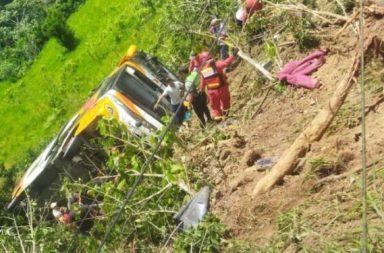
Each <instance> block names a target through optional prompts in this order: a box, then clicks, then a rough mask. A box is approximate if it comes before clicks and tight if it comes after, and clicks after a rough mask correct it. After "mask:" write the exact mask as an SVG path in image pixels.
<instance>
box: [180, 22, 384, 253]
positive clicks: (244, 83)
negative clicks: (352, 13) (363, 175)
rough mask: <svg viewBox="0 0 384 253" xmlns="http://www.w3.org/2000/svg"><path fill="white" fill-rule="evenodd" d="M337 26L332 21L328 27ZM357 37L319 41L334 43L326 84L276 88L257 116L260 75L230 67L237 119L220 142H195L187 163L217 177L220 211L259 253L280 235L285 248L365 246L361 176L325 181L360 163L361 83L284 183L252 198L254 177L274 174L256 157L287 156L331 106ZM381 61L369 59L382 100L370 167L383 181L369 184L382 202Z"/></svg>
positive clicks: (373, 120) (373, 115) (290, 53)
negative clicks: (319, 114)
mask: <svg viewBox="0 0 384 253" xmlns="http://www.w3.org/2000/svg"><path fill="white" fill-rule="evenodd" d="M334 31H335V30H334V28H329V30H326V31H323V32H324V33H327V32H329V33H332V32H334ZM356 39H357V36H356V34H355V33H354V32H353V31H352V30H350V29H347V30H346V31H345V32H344V33H343V35H342V36H341V37H340V39H339V40H338V41H334V40H332V38H330V37H327V38H326V39H324V40H322V42H321V47H326V48H329V49H330V54H329V55H328V56H327V60H326V63H325V65H323V66H322V67H321V68H320V70H319V71H317V72H316V73H315V74H314V76H315V77H317V78H318V79H319V80H320V81H321V83H322V86H321V87H320V88H319V89H316V90H305V89H299V88H293V87H286V90H285V91H284V92H283V93H282V94H281V93H279V92H276V91H272V92H270V93H269V95H268V96H267V98H266V101H265V103H264V105H263V106H262V112H261V113H260V114H258V115H256V116H255V117H254V118H253V119H250V116H251V115H252V114H253V113H254V112H255V110H256V108H257V107H258V104H259V103H260V101H261V100H262V97H263V95H264V94H265V93H266V91H265V90H264V91H263V92H262V93H260V89H259V88H260V87H259V84H258V81H257V80H259V79H260V77H259V76H258V73H256V72H255V71H254V69H253V68H252V67H251V66H249V65H248V64H247V63H245V62H242V63H240V65H239V66H238V67H237V68H236V69H235V70H234V71H233V72H231V73H230V74H229V77H230V82H231V84H232V86H231V91H232V95H233V101H234V102H233V117H232V118H231V119H229V120H227V121H226V122H224V123H222V124H221V125H219V126H218V128H219V129H220V131H222V133H224V134H225V135H226V136H227V137H228V138H226V139H225V140H219V141H217V140H214V138H206V139H205V140H204V142H202V143H200V144H199V145H197V146H196V144H193V145H194V147H193V149H192V151H191V152H190V156H189V157H188V158H187V161H186V162H187V164H188V165H189V166H190V167H197V168H200V169H201V170H202V171H203V174H204V176H205V177H208V178H209V179H210V181H211V182H212V184H213V194H212V209H213V212H214V213H215V214H217V215H218V217H219V218H220V219H221V220H222V222H223V223H225V224H227V225H228V226H229V227H230V228H231V231H232V235H233V236H234V237H235V238H236V239H239V240H245V241H248V242H250V243H251V244H252V245H253V246H252V248H253V249H254V250H253V251H254V252H263V251H264V250H265V251H266V248H264V249H261V248H262V247H270V245H272V244H273V243H278V242H282V243H283V245H280V246H279V247H278V250H277V251H274V252H283V251H284V252H299V251H301V250H304V249H310V250H311V251H313V252H326V250H328V249H331V248H332V247H333V248H332V249H334V248H335V249H339V250H340V251H336V252H342V251H345V252H350V251H351V250H352V249H356V248H358V244H359V242H358V241H359V231H360V227H361V222H360V209H359V208H360V206H361V205H360V203H361V200H360V189H359V181H358V174H353V173H351V174H348V175H346V176H345V177H342V178H341V179H339V180H329V181H326V182H324V183H321V184H318V182H319V180H321V179H323V178H332V177H333V176H334V175H336V174H343V173H347V172H349V171H350V172H352V171H355V170H356V169H357V168H359V166H360V149H361V146H360V145H361V143H360V140H359V139H360V119H359V110H360V109H359V102H360V93H359V88H358V87H357V86H354V87H353V89H352V90H351V91H350V94H349V96H348V98H347V101H346V102H345V103H344V105H343V107H342V109H341V110H340V112H339V114H338V116H337V117H336V119H335V120H334V122H333V124H332V125H331V126H330V128H329V129H328V131H327V133H326V134H325V136H324V137H323V138H322V140H321V141H319V142H318V143H315V144H314V145H312V147H311V151H310V152H309V153H308V154H307V156H306V158H305V159H304V160H303V161H302V162H301V163H300V166H298V168H296V170H295V173H294V175H290V176H287V177H285V179H284V182H282V183H281V185H279V186H276V187H274V189H273V190H272V191H270V192H268V193H266V194H263V195H260V196H257V197H255V198H253V199H252V198H251V196H250V194H251V192H252V189H253V187H254V186H255V182H257V180H258V179H259V178H261V177H262V176H263V175H264V174H265V173H268V171H257V170H256V167H255V166H254V165H253V164H254V162H255V161H256V160H257V159H259V158H261V157H270V156H280V155H281V154H282V153H283V151H284V150H285V149H286V148H288V147H289V145H290V144H291V143H292V142H293V140H294V139H295V137H297V136H298V135H299V134H300V133H301V131H302V130H303V129H304V128H305V126H306V125H307V124H308V122H309V121H310V120H312V118H313V117H314V116H315V115H316V113H317V112H318V110H319V109H320V108H322V107H325V106H327V105H326V104H327V101H328V98H329V97H330V96H331V95H332V94H333V92H334V90H335V88H336V86H337V85H338V84H339V83H340V81H341V80H342V79H343V78H344V77H345V76H344V74H345V73H347V72H348V70H349V68H350V67H351V64H352V62H351V61H352V59H353V56H354V54H355V51H354V50H355V44H356ZM279 50H280V53H281V57H282V58H283V61H284V62H285V63H286V62H287V61H289V60H291V59H294V58H297V57H300V56H303V54H301V53H298V51H297V50H296V48H295V47H294V46H291V47H289V45H288V46H286V47H281V48H279ZM383 67H384V64H383V61H382V60H377V59H373V58H372V57H370V58H369V63H368V64H367V68H366V73H367V77H366V78H367V80H368V81H367V105H372V104H374V103H376V102H378V104H377V106H376V107H371V109H374V110H371V111H369V113H368V114H367V131H368V133H367V134H368V135H367V145H368V146H367V149H368V154H367V157H368V164H372V163H374V166H371V167H370V173H371V175H374V176H375V178H376V179H375V181H373V180H372V181H370V182H371V183H370V189H371V193H372V196H373V197H372V198H376V197H377V200H381V196H380V197H378V196H376V194H377V193H378V192H381V191H382V190H383V185H384V184H383V183H382V181H383V180H382V177H381V174H383V173H381V170H380V168H381V167H382V165H383V164H384V162H382V161H381V160H379V159H380V157H381V154H382V153H383V151H384V136H383V135H382V132H383V131H382V130H383V129H384V118H383V117H382V116H381V115H382V113H383V112H384V105H382V104H380V103H381V102H382V101H381V99H380V96H381V92H382V81H383V80H384V73H383V71H382V69H383ZM380 71H381V72H380ZM264 87H265V86H264ZM367 109H369V108H367ZM212 135H213V134H212V133H211V136H212ZM208 136H210V135H209V134H208ZM202 154H204V155H202ZM373 172H375V173H373ZM380 173H381V174H380ZM343 175H344V174H343ZM372 206H373V205H372ZM376 207H377V208H376V209H375V208H371V210H370V214H369V215H370V216H369V217H370V222H371V226H372V228H374V227H375V226H377V225H383V224H382V223H383V220H382V219H381V217H380V215H381V214H380V210H382V209H381V208H382V206H381V202H380V203H378V206H376ZM284 219H285V220H284ZM287 220H288V221H287ZM284 222H286V227H284V224H285V223H284ZM287 227H288V229H287ZM372 233H373V234H372V238H371V240H372V241H375V240H378V239H377V238H379V237H380V236H381V237H382V235H383V233H382V230H381V232H380V233H377V231H376V232H372ZM379 241H380V240H379ZM381 243H382V242H381ZM378 245H379V246H377V247H380V245H382V244H378ZM260 247H261V248H260ZM338 247H339V248H338ZM376 252H380V251H376Z"/></svg>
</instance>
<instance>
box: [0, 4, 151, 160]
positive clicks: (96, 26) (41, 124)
mask: <svg viewBox="0 0 384 253" xmlns="http://www.w3.org/2000/svg"><path fill="white" fill-rule="evenodd" d="M138 5H140V1H137V0H135V1H129V2H127V1H124V0H115V1H112V2H110V3H108V5H106V4H105V1H103V0H88V1H87V2H86V4H85V5H84V6H82V7H81V8H80V9H79V11H78V12H76V13H75V14H73V15H72V16H71V17H70V19H69V20H68V23H69V25H70V27H71V28H72V29H73V30H74V31H75V34H76V36H77V37H78V38H79V39H80V44H79V46H78V47H77V48H76V49H75V50H74V51H72V52H67V51H66V50H65V49H64V48H63V47H62V46H60V45H59V44H58V43H57V42H56V40H54V39H51V40H50V41H49V42H48V43H47V44H46V45H45V47H44V49H43V50H42V52H41V53H40V55H39V57H38V58H37V60H36V61H35V63H34V64H33V66H32V67H31V69H30V70H29V71H28V73H27V74H26V75H25V77H24V78H23V79H22V80H20V81H19V82H18V83H16V84H11V83H0V97H2V100H1V101H0V115H1V121H2V127H1V128H0V160H4V161H5V165H6V167H8V166H11V165H13V164H15V163H16V162H19V161H20V160H21V159H23V158H26V157H27V154H28V152H29V153H30V154H36V153H37V152H39V150H41V148H42V146H43V145H45V144H46V143H47V142H48V141H49V139H51V138H52V137H53V136H54V134H55V133H56V132H57V131H58V129H59V128H60V127H61V126H62V125H63V123H64V122H65V121H66V120H68V118H69V117H70V116H71V115H72V114H73V113H74V112H75V111H76V110H77V109H78V108H79V106H80V105H81V104H82V103H83V102H84V100H85V99H86V97H87V96H88V95H89V92H90V90H91V89H92V88H93V87H95V86H96V85H97V84H98V83H99V82H100V81H101V80H102V79H103V77H104V76H106V75H107V74H108V73H109V72H110V71H112V70H113V68H114V67H115V66H116V64H117V63H118V61H119V59H120V57H121V56H122V55H123V54H124V52H125V50H126V49H127V48H128V46H129V45H130V44H131V43H136V44H137V45H139V46H140V47H141V48H143V49H150V48H151V47H152V46H153V45H154V44H155V43H156V41H157V38H156V35H155V34H156V33H155V32H153V31H152V29H155V28H156V22H157V20H158V18H156V14H153V13H152V12H151V10H150V9H148V8H143V7H140V9H139V8H138ZM133 10H134V11H133ZM149 15H154V16H151V18H148V17H149ZM141 31H144V32H141ZM143 34H145V35H143Z"/></svg>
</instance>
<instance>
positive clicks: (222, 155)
mask: <svg viewBox="0 0 384 253" xmlns="http://www.w3.org/2000/svg"><path fill="white" fill-rule="evenodd" d="M230 154H231V150H229V149H224V150H222V151H221V152H220V155H219V159H220V160H221V161H224V160H226V159H227V158H228V156H229V155H230Z"/></svg>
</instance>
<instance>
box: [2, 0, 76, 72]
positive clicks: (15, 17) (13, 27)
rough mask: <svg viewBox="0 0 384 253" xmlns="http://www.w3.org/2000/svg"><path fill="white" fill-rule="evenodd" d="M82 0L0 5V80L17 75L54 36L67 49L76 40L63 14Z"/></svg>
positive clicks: (33, 0) (29, 0) (28, 0)
mask: <svg viewBox="0 0 384 253" xmlns="http://www.w3.org/2000/svg"><path fill="white" fill-rule="evenodd" d="M83 2H84V0H80V1H78V0H56V1H54V0H49V1H42V0H15V1H13V2H12V3H9V4H7V5H4V6H3V7H1V6H0V29H1V30H0V33H1V35H0V80H4V79H8V80H16V79H18V78H20V77H21V76H22V75H23V74H24V72H25V70H26V69H27V68H28V66H29V65H30V64H31V63H32V62H33V60H34V59H35V57H36V56H37V55H38V54H39V52H40V50H41V49H42V47H43V45H44V43H45V42H46V41H47V40H48V39H49V38H50V37H51V36H54V37H55V38H57V39H58V41H59V42H60V43H61V44H62V45H63V46H65V47H66V48H67V49H69V50H71V49H73V48H74V47H75V46H76V44H77V40H76V38H75V36H74V33H73V31H72V30H71V29H70V28H69V27H68V25H67V24H66V22H65V21H66V19H67V17H68V16H69V15H70V14H71V13H72V12H73V11H75V10H76V8H77V7H78V6H79V5H80V4H82V3H83Z"/></svg>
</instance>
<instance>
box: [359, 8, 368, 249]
mask: <svg viewBox="0 0 384 253" xmlns="http://www.w3.org/2000/svg"><path fill="white" fill-rule="evenodd" d="M363 2H364V0H360V19H359V30H360V57H361V59H360V96H361V98H360V107H361V135H362V137H361V163H362V176H361V177H362V182H361V195H362V205H363V206H362V234H361V252H362V253H367V248H368V247H367V246H368V219H367V166H366V163H367V162H366V153H367V151H366V127H365V86H364V13H363Z"/></svg>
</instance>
